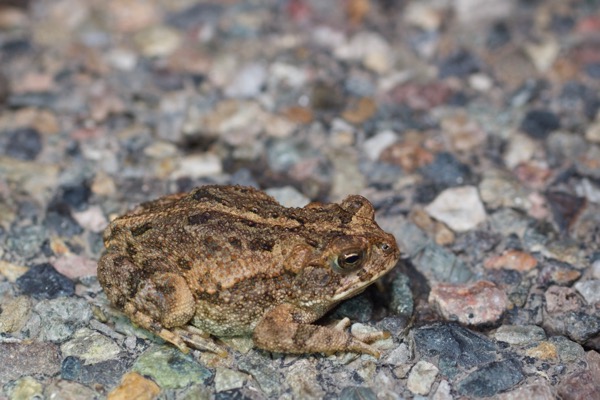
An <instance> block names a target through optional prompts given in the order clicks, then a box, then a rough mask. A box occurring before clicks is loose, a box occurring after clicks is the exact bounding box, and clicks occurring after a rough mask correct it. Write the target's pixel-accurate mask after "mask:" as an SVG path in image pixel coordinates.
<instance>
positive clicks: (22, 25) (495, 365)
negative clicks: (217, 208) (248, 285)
mask: <svg viewBox="0 0 600 400" xmlns="http://www.w3.org/2000/svg"><path fill="white" fill-rule="evenodd" d="M599 109H600V4H599V3H598V1H594V0H590V1H577V0H569V1H546V2H544V1H534V2H532V1H525V0H521V1H518V0H506V1H502V2H497V1H491V0H456V1H447V0H446V1H444V0H423V1H409V0H406V1H401V2H400V1H398V2H394V1H387V0H345V1H341V0H340V1H326V2H321V1H317V0H278V1H277V0H270V1H268V0H262V1H260V0H256V1H251V0H247V1H241V0H228V1H221V2H218V1H212V2H211V1H194V0H89V1H79V0H52V1H51V0H40V1H36V0H32V1H29V2H24V1H23V2H19V1H6V0H0V243H1V246H0V311H1V314H0V332H1V333H0V399H2V398H11V399H29V398H48V399H50V398H57V399H58V398H65V399H80V398H81V399H84V398H105V397H108V398H111V399H128V398H133V396H134V395H138V396H139V397H137V398H139V399H151V398H161V399H193V398H194V399H195V398H216V399H246V398H248V399H262V398H283V399H286V398H287V399H292V398H331V399H333V398H343V399H375V398H379V399H402V398H421V399H422V398H431V399H436V400H442V399H458V398H484V397H487V398H489V397H493V398H497V399H522V398H528V399H530V400H541V399H554V398H557V397H560V398H562V399H600V383H599V379H598V377H599V376H600V354H599V353H598V351H599V350H600V113H599ZM206 183H221V184H233V183H236V184H244V185H252V186H256V187H260V188H261V189H265V190H266V191H267V192H268V193H270V194H271V195H273V196H275V197H276V198H277V199H278V200H280V201H281V202H282V203H284V204H287V205H302V204H305V203H307V202H308V201H311V200H319V201H339V200H341V199H343V198H344V197H345V196H346V195H348V194H352V193H358V194H362V195H364V196H366V197H367V198H369V199H370V200H371V201H372V202H373V204H374V206H375V208H376V209H377V219H378V221H379V223H380V225H381V226H382V227H383V228H384V229H386V230H387V231H389V232H392V233H393V234H394V235H395V236H396V239H397V240H398V243H399V245H400V247H401V249H402V250H403V253H404V257H403V260H402V262H401V263H399V265H398V266H397V267H396V268H395V269H394V270H393V271H392V272H391V273H390V274H388V275H387V276H385V277H384V279H382V281H381V284H380V285H376V286H373V287H371V288H369V290H367V291H366V292H364V293H363V294H361V295H359V296H358V297H356V298H354V299H352V300H350V301H347V302H345V303H343V304H342V305H341V306H339V307H338V308H337V309H335V310H334V311H333V312H332V313H331V314H330V315H328V316H327V317H326V318H325V320H333V319H339V318H342V317H345V316H347V317H349V318H350V319H351V320H352V321H354V322H355V324H354V325H353V327H352V329H353V330H363V331H365V330H369V329H372V328H373V327H375V328H378V329H385V330H388V331H389V332H391V333H392V338H391V339H388V340H385V341H380V342H378V343H376V344H375V345H376V346H377V347H378V348H379V349H380V350H381V352H382V357H381V358H380V359H375V358H373V357H371V356H366V355H363V356H358V355H355V354H337V355H332V356H325V355H309V356H286V355H281V354H270V353H268V352H265V351H261V350H257V349H252V346H251V343H250V342H249V341H248V340H247V339H239V340H238V339H236V340H229V341H227V345H228V347H229V348H230V352H229V353H230V354H229V356H228V357H226V358H219V357H217V356H215V355H213V354H210V353H200V352H197V351H195V352H192V353H191V354H189V355H184V354H182V353H180V352H179V351H178V350H176V349H174V348H173V347H172V346H170V345H166V344H164V343H162V342H161V341H160V340H159V339H158V338H156V337H154V336H152V335H151V334H150V333H148V332H146V331H144V330H141V329H139V328H136V327H135V326H133V325H132V324H131V323H130V322H129V321H128V319H127V318H126V317H124V316H123V315H122V314H120V313H119V312H117V311H115V310H114V309H112V308H111V307H110V306H109V305H108V302H107V299H106V296H105V294H104V293H103V292H102V289H101V287H100V285H99V284H98V281H97V279H96V262H97V260H98V258H99V256H100V254H101V253H102V249H103V244H102V231H103V229H104V228H105V227H106V225H107V223H108V221H109V220H110V219H111V218H114V217H116V216H118V215H120V214H121V213H123V212H125V211H126V210H128V209H130V208H131V207H133V206H134V205H136V204H138V203H140V202H142V201H147V200H151V199H154V198H157V197H159V196H161V195H164V194H168V193H175V192H180V191H187V190H190V189H191V188H193V187H196V186H199V185H202V184H206Z"/></svg>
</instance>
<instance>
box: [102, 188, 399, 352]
mask: <svg viewBox="0 0 600 400" xmlns="http://www.w3.org/2000/svg"><path fill="white" fill-rule="evenodd" d="M104 243H105V246H106V248H107V251H106V253H105V254H104V255H103V256H102V258H101V259H100V261H99V263H98V279H99V281H100V284H101V285H102V287H103V288H104V290H105V292H106V294H107V296H108V298H109V300H110V301H111V302H112V304H114V305H115V306H116V307H117V308H119V309H121V310H123V311H124V312H125V313H126V314H127V315H128V316H129V317H130V318H131V320H132V321H133V322H135V323H136V324H138V325H140V326H142V327H144V328H146V329H148V330H150V331H152V332H154V333H155V334H157V335H158V336H160V337H162V338H163V339H165V340H167V341H169V342H171V343H173V344H174V345H176V346H177V347H178V348H179V349H181V350H182V351H184V352H186V351H187V350H188V347H187V346H186V343H187V345H190V346H192V347H195V348H199V349H204V350H210V351H216V352H219V347H217V346H216V345H215V344H214V343H212V342H211V341H210V340H209V339H208V338H207V336H208V334H212V335H214V336H217V337H230V336H252V338H253V342H254V344H255V345H256V346H257V347H259V348H262V349H265V350H270V351H274V352H283V353H314V352H324V353H333V352H336V351H352V352H358V353H367V354H371V355H374V356H378V355H379V352H378V351H377V350H376V349H375V348H373V347H372V346H370V345H369V344H367V343H369V342H372V341H374V340H376V339H379V338H382V337H385V334H384V333H382V332H378V333H375V334H371V335H364V336H360V337H358V336H354V335H351V334H350V333H347V332H345V331H344V328H345V326H346V324H338V325H337V326H336V327H326V326H318V325H312V322H314V321H316V320H317V319H319V318H320V317H321V316H322V315H323V314H325V313H326V312H327V311H328V310H329V309H331V308H332V307H333V306H335V305H336V304H337V303H339V302H340V301H342V300H344V299H347V298H349V297H352V296H354V295H356V294H358V293H360V292H362V291H363V290H364V289H365V288H366V287H367V286H368V285H370V284H371V283H373V282H374V281H375V280H376V279H377V278H379V277H380V276H382V275H383V274H385V273H386V272H388V271H389V270H390V269H391V268H392V267H394V265H395V264H396V262H397V260H398V257H399V250H398V247H397V245H396V241H395V239H394V237H393V236H392V235H390V234H388V233H385V232H384V231H382V230H381V228H379V226H378V225H377V223H376V222H375V220H374V210H373V206H372V205H371V203H369V201H368V200H367V199H365V198H364V197H361V196H349V197H348V198H346V199H345V200H344V201H343V202H342V203H341V204H321V203H311V204H309V205H307V206H305V207H304V208H286V207H283V206H282V205H280V204H279V203H277V202H276V201H275V200H274V199H273V198H272V197H270V196H268V195H267V194H265V193H263V192H261V191H259V190H256V189H253V188H250V187H242V186H217V185H215V186H204V187H200V188H197V189H194V190H193V191H192V192H191V193H187V194H176V195H171V196H166V197H163V198H160V199H158V200H155V201H151V202H148V203H144V204H142V205H140V206H139V207H137V208H136V209H134V210H133V211H131V212H129V213H127V214H125V215H123V216H121V217H119V218H117V219H115V220H114V221H113V222H112V223H111V224H110V226H109V227H108V228H107V229H106V231H105V232H104ZM345 322H347V321H345ZM211 343H212V344H211ZM221 352H222V350H221Z"/></svg>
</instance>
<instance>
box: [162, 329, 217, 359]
mask: <svg viewBox="0 0 600 400" xmlns="http://www.w3.org/2000/svg"><path fill="white" fill-rule="evenodd" d="M173 331H174V332H175V333H176V334H178V335H179V337H180V338H181V339H182V340H183V341H184V342H185V343H187V344H188V345H189V346H190V347H193V348H195V349H197V350H201V351H210V352H211V353H215V354H216V355H218V356H220V357H227V355H228V353H227V350H225V349H224V348H222V347H221V346H219V345H218V344H216V343H215V341H214V340H213V339H211V338H210V336H209V335H208V334H207V333H205V332H203V331H201V330H200V329H198V328H196V327H195V326H193V325H186V326H184V327H181V328H175V329H174V330H173Z"/></svg>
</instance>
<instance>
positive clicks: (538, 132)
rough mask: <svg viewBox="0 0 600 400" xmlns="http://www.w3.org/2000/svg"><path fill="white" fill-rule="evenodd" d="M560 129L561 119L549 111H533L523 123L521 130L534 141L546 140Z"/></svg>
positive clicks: (526, 116) (528, 113)
mask: <svg viewBox="0 0 600 400" xmlns="http://www.w3.org/2000/svg"><path fill="white" fill-rule="evenodd" d="M558 128H560V119H559V118H558V116H556V114H554V113H552V112H550V111H547V110H531V111H529V112H527V114H526V115H525V117H524V118H523V121H521V130H522V131H523V132H525V133H526V134H528V135H529V136H531V137H532V138H534V139H546V138H547V137H548V136H549V135H550V133H552V132H553V131H555V130H557V129H558Z"/></svg>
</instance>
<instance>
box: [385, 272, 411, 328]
mask: <svg viewBox="0 0 600 400" xmlns="http://www.w3.org/2000/svg"><path fill="white" fill-rule="evenodd" d="M390 297H391V299H390V304H389V308H390V310H392V312H393V313H395V314H396V315H399V316H401V317H407V318H408V317H410V316H411V315H412V313H413V309H414V301H413V294H412V291H411V290H410V285H409V279H408V276H406V275H404V274H400V273H399V274H397V275H396V276H395V277H394V279H393V280H392V290H391V292H390Z"/></svg>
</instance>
